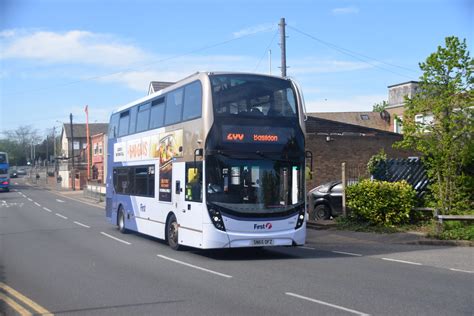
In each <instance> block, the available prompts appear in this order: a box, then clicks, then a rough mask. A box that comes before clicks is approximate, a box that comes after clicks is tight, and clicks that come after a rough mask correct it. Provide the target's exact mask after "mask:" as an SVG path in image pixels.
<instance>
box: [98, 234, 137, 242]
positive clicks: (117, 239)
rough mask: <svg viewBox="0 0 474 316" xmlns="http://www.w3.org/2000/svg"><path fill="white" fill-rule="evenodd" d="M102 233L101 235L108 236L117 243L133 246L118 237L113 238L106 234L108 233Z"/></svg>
mask: <svg viewBox="0 0 474 316" xmlns="http://www.w3.org/2000/svg"><path fill="white" fill-rule="evenodd" d="M100 233H101V234H102V235H104V236H106V237H109V238H112V239H114V240H116V241H120V242H121V243H124V244H126V245H131V243H129V242H128V241H125V240H122V239H119V238H117V237H114V236H111V235H109V234H106V233H104V232H100Z"/></svg>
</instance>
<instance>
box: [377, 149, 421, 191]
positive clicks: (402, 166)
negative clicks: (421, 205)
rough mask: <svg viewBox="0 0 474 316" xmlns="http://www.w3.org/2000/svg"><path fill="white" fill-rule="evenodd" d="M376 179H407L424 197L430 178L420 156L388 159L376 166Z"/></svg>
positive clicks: (392, 180)
mask: <svg viewBox="0 0 474 316" xmlns="http://www.w3.org/2000/svg"><path fill="white" fill-rule="evenodd" d="M373 177H374V179H377V180H384V181H389V182H396V181H401V180H405V181H406V182H408V183H409V184H411V186H412V187H413V188H414V189H415V190H416V193H417V196H418V197H419V198H420V197H423V196H424V195H425V194H426V191H427V190H428V185H429V179H428V175H427V174H426V170H425V167H424V166H423V163H422V162H421V160H420V159H419V158H407V159H387V160H386V161H381V162H379V164H378V165H377V167H376V172H374V175H373Z"/></svg>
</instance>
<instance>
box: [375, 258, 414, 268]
mask: <svg viewBox="0 0 474 316" xmlns="http://www.w3.org/2000/svg"><path fill="white" fill-rule="evenodd" d="M381 259H382V260H386V261H393V262H400V263H407V264H412V265H415V266H422V264H421V263H418V262H411V261H405V260H398V259H392V258H381Z"/></svg>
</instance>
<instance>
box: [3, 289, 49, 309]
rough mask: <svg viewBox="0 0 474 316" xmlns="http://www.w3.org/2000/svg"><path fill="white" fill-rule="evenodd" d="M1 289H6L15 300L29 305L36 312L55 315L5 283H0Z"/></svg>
mask: <svg viewBox="0 0 474 316" xmlns="http://www.w3.org/2000/svg"><path fill="white" fill-rule="evenodd" d="M0 288H2V289H4V290H5V291H6V292H7V293H10V294H11V295H13V296H14V297H15V298H17V299H18V300H19V301H21V302H23V303H24V304H26V305H28V306H29V307H31V308H32V309H34V310H35V311H36V312H38V313H39V314H41V315H53V314H52V313H51V312H50V311H48V310H47V309H45V308H44V307H43V306H41V305H39V304H37V303H35V302H33V301H32V300H30V299H29V298H28V297H26V296H24V295H23V294H21V293H20V292H18V291H16V290H15V289H13V288H11V287H9V286H8V285H6V284H5V283H2V282H0Z"/></svg>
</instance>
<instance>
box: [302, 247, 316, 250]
mask: <svg viewBox="0 0 474 316" xmlns="http://www.w3.org/2000/svg"><path fill="white" fill-rule="evenodd" d="M298 248H300V249H308V250H316V248H311V247H306V246H299V247H298Z"/></svg>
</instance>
